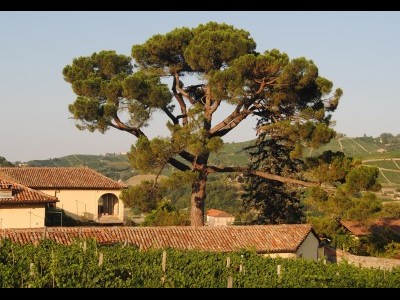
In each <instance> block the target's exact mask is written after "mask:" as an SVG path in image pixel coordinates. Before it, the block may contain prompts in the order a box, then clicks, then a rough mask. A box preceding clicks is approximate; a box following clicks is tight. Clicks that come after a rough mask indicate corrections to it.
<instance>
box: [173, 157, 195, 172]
mask: <svg viewBox="0 0 400 300" xmlns="http://www.w3.org/2000/svg"><path fill="white" fill-rule="evenodd" d="M168 163H169V164H170V165H171V166H173V167H175V168H177V169H178V170H180V171H190V170H191V168H190V167H188V166H187V165H185V164H184V163H182V162H180V161H179V160H177V159H175V158H173V157H170V158H169V159H168Z"/></svg>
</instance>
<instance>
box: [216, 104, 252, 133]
mask: <svg viewBox="0 0 400 300" xmlns="http://www.w3.org/2000/svg"><path fill="white" fill-rule="evenodd" d="M254 109H255V107H254V108H253V109H247V110H243V111H241V112H240V113H239V114H238V115H237V116H236V117H235V118H234V119H233V120H231V121H230V122H229V123H228V124H226V125H225V126H224V127H222V128H221V129H219V130H218V131H217V132H215V133H213V134H211V136H219V137H222V136H224V135H226V134H227V133H228V132H230V131H231V130H232V129H234V128H236V126H238V125H239V124H240V122H242V121H243V120H244V119H246V118H247V116H248V115H250V114H251V113H252V112H253V110H254Z"/></svg>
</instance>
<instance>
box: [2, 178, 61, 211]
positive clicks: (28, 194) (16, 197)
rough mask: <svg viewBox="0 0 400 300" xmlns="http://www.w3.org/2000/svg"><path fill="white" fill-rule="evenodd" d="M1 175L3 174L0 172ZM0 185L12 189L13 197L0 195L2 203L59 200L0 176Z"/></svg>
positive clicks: (51, 201)
mask: <svg viewBox="0 0 400 300" xmlns="http://www.w3.org/2000/svg"><path fill="white" fill-rule="evenodd" d="M0 176H1V174H0ZM0 187H1V188H3V189H7V190H8V189H11V191H12V196H11V197H0V204H31V203H35V204H36V203H54V202H58V200H57V198H56V197H54V196H50V195H47V194H45V193H42V192H40V191H35V190H33V189H30V188H28V187H26V186H23V185H21V184H18V183H15V182H12V181H10V180H8V179H5V178H1V177H0Z"/></svg>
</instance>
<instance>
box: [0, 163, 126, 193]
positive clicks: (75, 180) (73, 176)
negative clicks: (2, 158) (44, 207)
mask: <svg viewBox="0 0 400 300" xmlns="http://www.w3.org/2000/svg"><path fill="white" fill-rule="evenodd" d="M0 173H4V174H6V175H8V176H9V177H11V178H12V179H13V180H14V181H16V182H18V183H20V184H23V185H25V186H28V187H30V188H33V189H54V188H57V189H62V188H65V189H75V188H78V189H121V188H125V187H127V186H126V185H125V184H124V183H120V182H117V181H115V180H112V179H110V178H108V177H105V176H103V175H101V174H100V173H97V172H96V171H94V170H92V169H89V168H52V167H12V168H0Z"/></svg>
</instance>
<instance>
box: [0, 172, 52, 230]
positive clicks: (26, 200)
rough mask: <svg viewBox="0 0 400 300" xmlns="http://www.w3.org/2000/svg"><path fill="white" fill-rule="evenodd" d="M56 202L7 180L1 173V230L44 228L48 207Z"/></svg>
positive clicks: (48, 196) (50, 197)
mask: <svg viewBox="0 0 400 300" xmlns="http://www.w3.org/2000/svg"><path fill="white" fill-rule="evenodd" d="M56 202H58V200H57V198H56V197H54V196H50V195H47V194H45V193H42V192H40V191H35V190H33V189H30V188H28V187H26V186H23V185H21V184H17V183H15V182H13V181H11V180H8V179H5V178H4V176H3V175H2V174H1V173H0V228H35V227H43V226H44V221H45V210H46V205H49V204H55V203H56Z"/></svg>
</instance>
